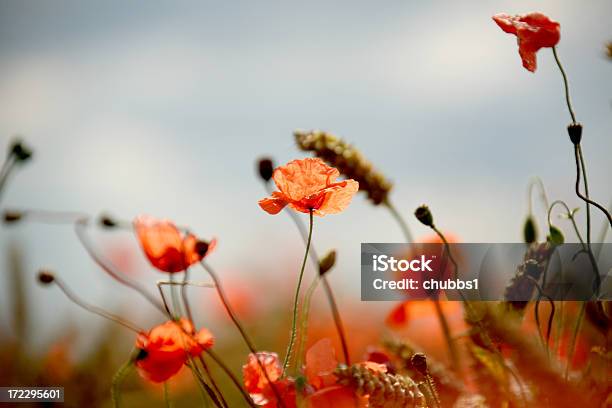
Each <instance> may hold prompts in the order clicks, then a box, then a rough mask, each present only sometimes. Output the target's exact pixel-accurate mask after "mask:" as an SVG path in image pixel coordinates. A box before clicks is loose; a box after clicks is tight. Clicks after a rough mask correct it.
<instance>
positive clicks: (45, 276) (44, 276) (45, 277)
mask: <svg viewBox="0 0 612 408" xmlns="http://www.w3.org/2000/svg"><path fill="white" fill-rule="evenodd" d="M54 280H55V276H54V275H53V274H52V273H51V272H49V271H40V272H38V281H39V282H40V283H42V284H43V285H48V284H50V283H52V282H53V281H54Z"/></svg>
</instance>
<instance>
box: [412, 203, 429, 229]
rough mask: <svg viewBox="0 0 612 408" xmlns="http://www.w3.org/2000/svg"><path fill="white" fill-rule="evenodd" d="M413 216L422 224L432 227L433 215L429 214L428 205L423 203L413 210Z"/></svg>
mask: <svg viewBox="0 0 612 408" xmlns="http://www.w3.org/2000/svg"><path fill="white" fill-rule="evenodd" d="M414 216H415V217H416V218H417V220H419V221H421V223H422V224H423V225H426V226H428V227H433V225H434V224H433V215H431V211H429V207H427V206H426V205H425V204H423V205H422V206H420V207H419V208H417V209H416V210H415V211H414Z"/></svg>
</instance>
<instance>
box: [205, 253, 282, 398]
mask: <svg viewBox="0 0 612 408" xmlns="http://www.w3.org/2000/svg"><path fill="white" fill-rule="evenodd" d="M200 264H201V265H202V266H203V267H204V269H206V271H207V272H208V274H209V275H210V277H211V278H212V280H213V282H214V284H215V287H216V288H217V293H218V294H219V298H220V299H221V303H222V304H223V307H224V308H225V311H226V312H227V314H228V315H229V317H230V319H231V320H232V322H233V323H234V325H235V326H236V328H237V329H238V331H239V332H240V335H241V336H242V339H243V340H244V342H245V343H246V345H247V347H248V348H249V350H250V351H251V353H252V354H253V355H254V356H255V359H256V360H257V363H258V364H259V368H260V369H261V371H262V372H263V374H264V376H265V377H266V380H267V381H268V383H269V384H270V388H272V392H273V393H274V397H275V398H276V400H277V401H278V405H279V406H280V407H281V408H287V407H286V405H285V402H284V401H283V399H282V398H281V395H280V393H279V392H278V389H277V388H276V385H275V384H274V382H272V380H271V379H270V375H269V374H268V370H267V369H266V367H265V366H264V365H263V363H262V362H261V359H260V358H259V356H258V355H257V349H256V348H255V345H254V344H253V341H252V340H251V339H250V337H249V335H248V334H247V332H246V330H244V327H243V326H242V323H240V320H238V317H237V316H236V314H235V313H234V310H233V309H232V307H231V305H230V303H229V300H228V298H227V295H226V294H225V291H224V290H223V287H222V286H221V281H220V280H219V277H218V276H217V274H216V273H215V271H214V270H213V269H212V268H211V267H210V266H209V265H208V264H207V263H206V262H204V261H203V260H202V261H200Z"/></svg>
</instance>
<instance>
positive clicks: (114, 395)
mask: <svg viewBox="0 0 612 408" xmlns="http://www.w3.org/2000/svg"><path fill="white" fill-rule="evenodd" d="M133 364H134V359H133V358H130V360H129V361H127V362H126V363H125V364H123V365H122V366H121V367H120V368H119V370H117V373H115V375H114V376H113V381H112V383H111V400H112V401H113V407H115V408H119V406H120V397H121V390H120V388H119V387H121V384H122V383H123V380H125V377H127V375H128V374H129V373H130V371H131V370H132V367H133Z"/></svg>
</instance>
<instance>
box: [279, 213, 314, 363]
mask: <svg viewBox="0 0 612 408" xmlns="http://www.w3.org/2000/svg"><path fill="white" fill-rule="evenodd" d="M312 224H313V212H312V210H310V212H309V223H308V240H307V241H306V251H305V252H304V259H303V260H302V268H301V269H300V275H299V277H298V284H297V288H296V290H295V297H294V299H293V321H292V323H291V336H290V338H289V345H288V346H287V352H286V354H285V362H284V363H283V375H285V373H286V372H287V367H288V366H289V361H290V360H291V352H292V351H293V345H294V343H295V338H296V336H297V319H298V303H299V300H300V288H301V287H302V280H303V278H304V270H305V269H306V261H307V260H308V251H309V250H310V243H311V241H312Z"/></svg>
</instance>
